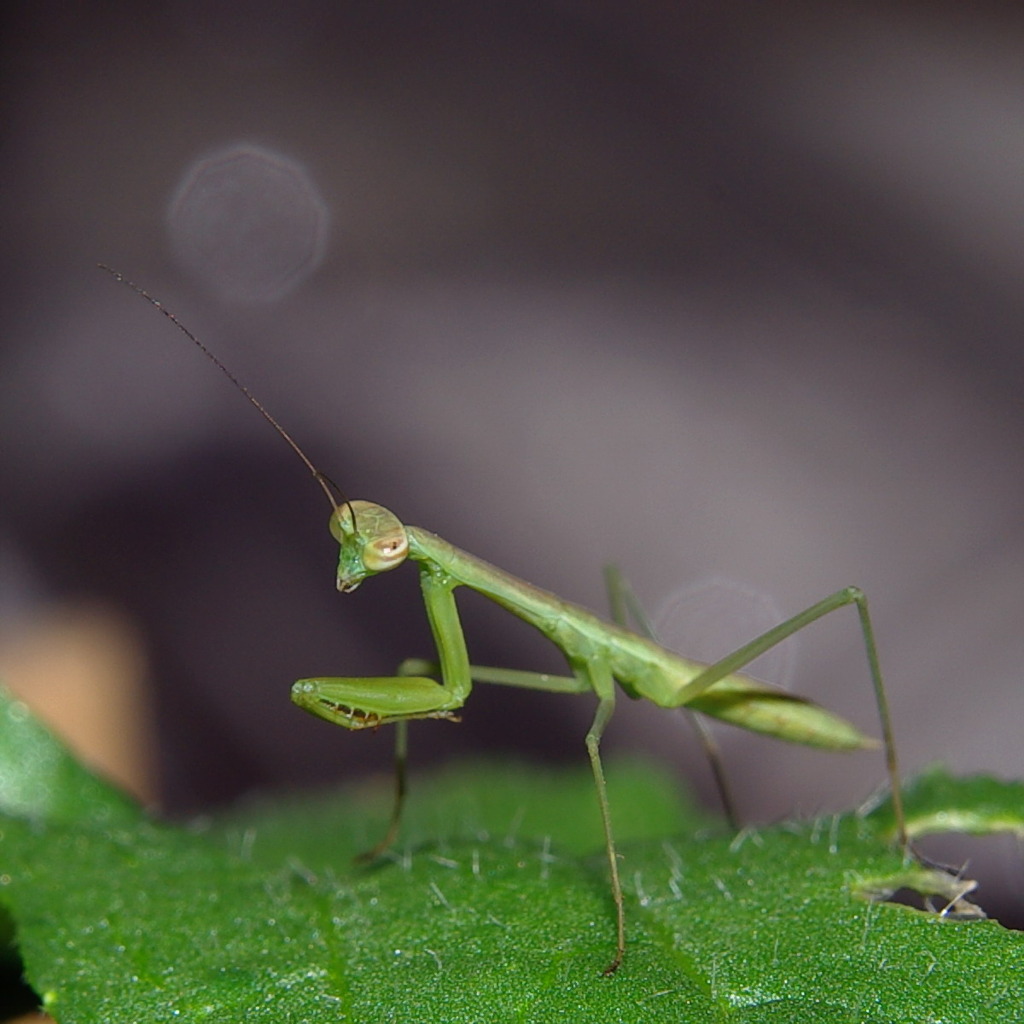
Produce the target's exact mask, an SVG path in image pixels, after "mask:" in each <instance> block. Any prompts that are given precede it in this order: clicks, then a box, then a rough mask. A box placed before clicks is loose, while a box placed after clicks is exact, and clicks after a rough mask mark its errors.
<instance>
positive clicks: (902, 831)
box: [679, 587, 911, 852]
mask: <svg viewBox="0 0 1024 1024" xmlns="http://www.w3.org/2000/svg"><path fill="white" fill-rule="evenodd" d="M850 604H852V605H856V607H857V616H858V618H859V621H860V631H861V637H862V639H863V641H864V652H865V654H866V656H867V662H868V671H869V673H870V675H871V685H872V687H873V689H874V693H875V706H876V709H877V711H878V720H879V724H880V726H881V729H882V743H883V744H884V746H885V764H886V771H887V773H888V775H889V786H890V790H891V799H892V810H893V817H894V819H895V821H896V835H897V839H898V840H899V843H900V846H901V847H902V848H903V850H904V851H905V852H909V851H910V849H911V847H910V841H909V839H908V837H907V826H906V819H905V817H904V813H903V797H902V791H901V788H900V774H899V763H898V760H897V757H896V741H895V739H894V738H893V730H892V718H891V716H890V714H889V700H888V697H887V696H886V693H885V684H884V682H883V681H882V669H881V665H880V663H879V660H878V649H877V647H876V645H875V630H874V627H873V626H872V624H871V615H870V613H869V612H868V599H867V595H866V594H865V593H864V591H862V590H861V589H860V588H859V587H844V588H843V589H842V590H837V591H836V592H835V593H834V594H829V596H828V597H826V598H823V599H822V600H820V601H818V602H817V603H816V604H812V605H811V606H810V607H809V608H806V609H805V610H804V611H802V612H799V613H798V614H796V615H794V616H793V617H792V618H789V619H786V621H785V622H782V623H780V624H779V625H778V626H776V627H775V628H774V629H769V630H768V631H767V632H766V633H762V634H761V635H760V636H759V637H755V638H754V639H753V640H751V641H750V643H748V644H744V645H743V646H742V647H740V648H738V649H737V650H735V651H733V652H732V654H728V655H726V656H725V657H724V658H722V659H720V660H719V661H716V662H715V663H714V664H713V665H709V666H708V667H707V668H706V669H704V671H703V672H701V673H700V674H699V675H698V676H696V677H695V678H694V679H692V680H690V682H689V683H688V684H687V685H686V686H685V687H684V688H683V690H682V691H680V693H679V697H680V702H681V703H687V702H689V701H692V700H694V699H696V698H697V697H699V696H700V695H701V694H702V693H704V692H705V691H707V690H708V689H709V688H710V687H712V686H714V684H715V683H716V682H718V681H719V680H720V679H724V678H725V677H726V676H728V675H731V674H732V673H734V672H739V671H740V670H741V669H743V667H744V666H746V665H748V664H749V663H750V662H752V661H753V660H754V659H755V658H756V657H758V656H759V655H761V654H764V652H765V651H767V650H770V649H771V648H772V647H774V646H775V645H776V644H778V643H781V642H782V641H783V640H785V639H786V638H787V637H789V636H792V635H793V634H794V633H797V632H799V631H800V630H801V629H803V628H804V627H805V626H809V625H810V624H811V623H812V622H817V621H818V619H821V618H824V617H825V616H826V615H828V614H829V613H831V612H834V611H836V609H838V608H844V607H845V606H846V605H850Z"/></svg>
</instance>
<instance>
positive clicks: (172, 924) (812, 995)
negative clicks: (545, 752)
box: [0, 733, 1024, 1024]
mask: <svg viewBox="0 0 1024 1024" xmlns="http://www.w3.org/2000/svg"><path fill="white" fill-rule="evenodd" d="M35 735H36V741H37V742H39V743H41V744H43V745H44V747H46V746H48V745H49V746H55V744H54V743H53V741H52V740H51V739H50V738H49V737H47V736H45V734H42V735H40V734H38V733H36V734H35ZM6 751H7V746H6V744H4V745H3V746H2V747H0V774H3V773H8V774H9V775H10V776H11V777H12V778H13V777H15V776H17V774H18V766H17V765H16V764H14V763H13V762H12V759H11V758H10V757H8V756H7V753H6ZM52 753H53V752H52V750H51V752H50V755H48V756H49V757H52ZM37 760H39V761H43V762H45V761H46V760H47V757H40V758H39V759H37ZM31 773H32V771H31V770H30V774H31ZM609 774H610V775H611V777H612V778H611V780H610V785H611V787H612V792H611V800H612V807H613V813H614V814H615V815H616V819H617V824H618V825H619V832H620V837H621V849H620V853H621V855H622V871H623V879H624V883H625V885H626V889H627V914H628V918H627V920H628V928H629V936H628V947H627V952H626V960H625V962H624V963H623V966H622V968H621V969H620V970H619V972H618V974H616V975H615V976H613V977H610V978H603V977H600V976H599V975H600V970H601V968H602V967H603V966H604V965H605V964H606V963H607V961H608V959H609V958H610V956H611V954H612V948H613V945H614V936H613V931H614V926H613V912H612V903H611V896H610V893H609V889H608V884H607V865H606V862H605V858H604V853H603V849H602V847H601V839H600V827H599V824H598V822H597V807H596V800H595V797H594V793H593V785H592V782H591V781H590V779H589V774H588V773H587V772H586V771H585V770H580V771H572V772H548V771H542V770H538V769H526V768H518V767H513V768H510V767H508V766H500V765H490V766H480V765H473V766H463V767H462V768H459V769H455V770H452V771H450V772H446V773H444V774H442V775H440V776H437V777H435V778H433V779H432V780H430V781H426V780H421V779H415V780H414V790H413V793H412V796H411V800H410V812H411V813H410V816H409V820H408V821H407V823H406V826H405V828H404V829H403V834H402V841H401V843H400V845H399V848H398V850H397V851H396V853H395V855H394V856H393V857H391V858H389V859H387V860H385V861H383V862H381V863H379V864H377V865H374V866H372V867H368V868H367V867H356V866H354V865H353V864H352V863H351V854H352V853H354V852H356V851H358V850H359V849H362V848H365V846H366V845H367V844H369V843H372V841H373V840H375V839H376V838H377V837H378V836H379V834H380V832H379V829H380V828H382V827H383V823H384V819H385V818H386V810H387V796H388V794H387V787H378V786H366V785H364V786H360V787H358V788H354V789H352V790H349V791H346V792H344V793H341V794H334V795H330V796H328V795H324V796H321V797H316V798H313V797H309V798H305V799H302V800H299V801H296V800H294V799H290V800H288V801H285V802H282V803H280V804H276V805H275V804H269V803H265V804H261V805H251V806H249V807H247V808H243V809H240V810H238V811H236V812H234V813H232V814H231V815H228V816H226V817H224V818H223V819H221V820H218V821H214V822H207V823H206V824H205V825H204V826H203V827H202V828H199V829H195V828H194V829H190V830H189V829H177V828H171V827H168V826H164V825H159V824H155V823H152V822H149V821H147V820H145V819H144V818H143V817H142V816H141V815H139V814H138V813H137V812H136V813H134V814H133V815H132V816H127V815H124V816H115V817H114V818H110V817H108V818H107V819H106V820H101V819H102V817H103V816H102V815H100V816H99V817H97V815H96V813H95V812H96V808H97V807H99V808H104V807H110V806H120V805H119V804H118V799H119V798H116V797H115V796H114V795H113V794H112V793H111V792H109V791H108V790H107V788H106V787H105V786H104V785H103V784H102V783H100V782H98V781H95V780H94V783H93V786H92V788H91V789H89V788H88V787H86V788H87V789H88V792H86V793H85V795H82V794H83V792H84V791H83V785H84V784H83V782H82V779H81V778H80V777H78V776H77V775H76V774H75V773H73V772H68V771H62V772H60V773H56V774H54V773H52V772H51V773H50V779H51V783H52V784H53V785H57V786H62V785H64V784H65V783H67V784H68V786H69V788H70V789H72V790H74V791H75V792H77V793H78V794H79V795H80V799H81V802H82V806H80V807H79V811H78V813H75V814H72V813H70V810H69V801H68V800H67V798H66V797H65V796H62V795H61V794H60V793H57V792H50V793H42V794H39V796H40V803H39V805H38V806H34V805H32V804H31V802H30V801H28V799H27V797H26V793H28V792H30V790H29V789H27V788H26V787H27V786H28V785H29V782H27V781H22V782H19V783H17V784H13V789H10V788H9V789H7V790H5V792H15V793H17V794H20V795H19V796H18V798H17V799H16V800H13V801H12V802H11V803H9V804H8V805H7V810H8V816H7V817H6V818H4V819H2V820H0V831H2V838H0V902H3V903H4V904H6V905H7V906H8V907H9V908H10V909H11V912H12V916H13V918H14V920H15V923H16V926H17V929H18V936H17V938H18V943H19V945H20V949H21V952H22V956H23V960H24V963H25V968H26V972H27V974H28V977H29V978H30V980H31V982H32V984H33V985H34V986H35V988H36V990H37V991H38V992H40V993H41V994H42V995H43V996H44V999H45V1002H46V1006H47V1009H49V1011H50V1012H51V1013H52V1014H53V1015H54V1016H56V1017H57V1018H58V1020H60V1021H62V1022H64V1024H71V1022H79V1024H86V1022H94V1021H95V1022H100V1021H103V1022H108V1021H120V1020H123V1021H138V1022H150V1021H154V1022H155V1021H182V1020H187V1021H202V1020H217V1021H230V1020H246V1021H256V1022H259V1021H274V1022H289V1021H296V1022H298V1021H309V1022H316V1021H331V1022H337V1021H347V1022H363V1021H372V1022H374V1024H380V1022H388V1021H394V1022H410V1024H412V1022H416V1024H422V1022H428V1021H432V1020H439V1021H445V1022H446V1024H453V1022H459V1021H473V1022H480V1021H487V1022H490V1021H502V1022H504V1021H530V1022H543V1021H566V1020H579V1021H601V1022H604V1021H616V1022H633V1021H637V1022H639V1021H643V1022H657V1021H671V1022H673V1024H678V1022H680V1021H685V1022H703V1021H708V1022H728V1021H742V1022H745V1024H747V1022H758V1024H761V1022H772V1024H779V1022H789V1021H792V1022H801V1024H808V1022H811V1024H814V1022H818V1021H820V1022H826V1021H827V1022H828V1024H837V1022H844V1021H850V1022H857V1024H882V1022H885V1024H890V1022H898V1021H915V1022H917V1021H938V1020H950V1021H958V1022H961V1021H962V1022H976V1021H977V1022H980V1021H985V1022H987V1021H992V1022H996V1021H999V1022H1003V1021H1011V1020H1019V1019H1021V1013H1020V1005H1021V991H1022V985H1024V978H1022V968H1021V965H1022V964H1024V955H1022V954H1024V943H1022V941H1021V936H1020V935H1018V934H1017V933H1013V932H1009V931H1007V930H1005V929H1003V928H1001V927H1000V926H999V925H998V924H996V923H994V922H991V921H971V922H964V921H955V920H950V919H948V918H943V917H940V916H938V915H934V914H927V913H924V912H921V911H916V910H912V909H910V908H908V907H903V906H896V905H890V904H884V903H877V902H871V901H870V900H868V899H867V898H865V894H868V893H873V892H878V891H881V890H883V889H885V888H887V887H896V886H897V885H900V884H904V883H905V882H906V881H907V880H908V879H910V880H911V882H912V883H914V884H917V883H920V884H921V885H925V886H926V885H928V884H930V882H929V878H928V876H929V875H930V874H934V872H929V871H927V870H926V869H923V868H917V867H915V866H914V865H906V864H904V863H903V861H902V858H901V857H900V856H899V855H898V854H897V853H894V852H893V851H892V850H891V849H889V848H888V847H887V846H886V844H885V843H884V842H883V841H882V840H881V839H880V838H879V832H878V826H877V825H876V824H875V823H874V822H873V821H872V820H871V818H866V819H865V818H862V817H858V816H856V815H847V816H841V817H835V818H828V819H822V820H819V821H815V822H809V823H806V824H802V825H782V826H779V827H777V828H772V829H765V830H757V831H746V832H744V833H742V834H741V835H740V836H737V837H729V836H727V835H724V834H718V833H716V831H715V829H714V827H713V826H709V825H708V824H707V823H706V822H704V823H702V822H700V820H699V818H698V817H697V816H696V815H695V814H694V812H693V811H692V810H691V809H689V808H687V807H686V805H685V804H684V803H683V802H682V801H681V799H680V798H679V797H678V795H676V793H675V791H674V789H673V787H672V786H671V784H670V783H669V782H668V781H667V779H666V777H665V776H664V775H659V774H657V773H654V772H652V771H651V770H649V769H639V768H637V767H635V766H620V767H618V768H615V767H613V768H612V770H611V771H610V773H609ZM69 780H70V781H69ZM37 782H38V780H37ZM87 803H88V804H90V805H91V804H94V805H95V806H85V804H87Z"/></svg>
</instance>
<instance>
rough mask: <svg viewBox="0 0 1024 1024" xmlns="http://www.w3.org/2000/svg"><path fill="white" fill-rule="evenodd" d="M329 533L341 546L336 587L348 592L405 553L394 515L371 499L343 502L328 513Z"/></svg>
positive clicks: (397, 562) (405, 536) (405, 537)
mask: <svg viewBox="0 0 1024 1024" xmlns="http://www.w3.org/2000/svg"><path fill="white" fill-rule="evenodd" d="M330 527H331V535H332V536H333V537H334V539H335V540H336V541H337V542H338V543H339V544H340V545H341V552H340V554H339V557H338V589H339V590H340V591H341V592H342V593H343V594H348V593H351V592H352V591H353V590H355V589H356V587H358V586H359V584H360V583H362V582H363V580H364V579H366V577H367V576H375V575H376V574H377V573H379V572H387V571H388V569H394V568H395V567H396V566H399V565H401V564H402V562H404V561H405V559H406V557H407V556H408V554H409V537H408V534H406V532H405V527H404V526H403V525H402V523H401V521H400V520H399V518H398V516H396V515H395V514H394V512H389V511H388V510H387V509H386V508H384V506H383V505H377V504H375V503H374V502H372V501H346V502H344V503H343V504H341V505H338V506H337V507H336V508H335V510H334V511H333V512H332V513H331V523H330Z"/></svg>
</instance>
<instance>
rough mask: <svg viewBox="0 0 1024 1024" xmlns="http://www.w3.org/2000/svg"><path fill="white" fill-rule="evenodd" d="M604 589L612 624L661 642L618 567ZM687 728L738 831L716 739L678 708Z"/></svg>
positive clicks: (607, 570)
mask: <svg viewBox="0 0 1024 1024" xmlns="http://www.w3.org/2000/svg"><path fill="white" fill-rule="evenodd" d="M604 582H605V589H606V590H607V591H608V605H609V608H610V610H611V618H612V622H614V623H616V625H619V626H623V627H624V628H626V629H629V628H631V627H630V620H632V622H633V623H634V624H635V628H636V630H637V632H638V633H640V634H641V635H642V636H646V637H647V638H648V639H649V640H653V641H654V642H655V643H660V642H661V641H660V640H658V636H657V633H656V631H655V629H654V625H653V623H652V622H651V620H650V619H649V618H648V617H647V613H646V612H645V611H644V609H643V606H642V605H641V604H640V602H639V601H638V600H637V596H636V594H635V593H634V591H633V588H632V586H630V584H629V581H628V580H627V579H626V578H625V577H624V576H623V575H622V572H621V571H620V570H619V568H618V566H614V565H606V566H605V567H604ZM680 710H681V711H682V712H683V715H684V716H685V718H686V720H687V722H689V723H690V727H691V728H692V729H693V731H694V732H695V733H696V734H697V740H698V742H699V743H700V746H701V749H702V750H703V752H704V758H705V760H706V761H707V763H708V767H709V768H710V769H711V777H712V779H713V781H714V784H715V790H716V792H717V793H718V800H719V802H720V803H721V805H722V813H723V814H724V815H725V820H726V821H727V822H728V824H729V828H730V829H732V830H733V831H738V830H739V827H740V822H739V815H738V814H737V813H736V803H735V801H734V800H733V796H732V790H731V788H730V786H729V779H728V777H727V775H726V771H725V762H724V761H723V759H722V752H721V749H720V748H719V746H718V743H717V741H716V740H715V737H714V734H713V733H712V732H711V730H710V729H709V728H708V727H707V726H706V725H705V724H704V719H703V718H702V717H701V716H700V714H698V713H697V712H696V711H691V710H690V709H689V708H685V707H684V708H681V709H680Z"/></svg>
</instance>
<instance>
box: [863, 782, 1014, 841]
mask: <svg viewBox="0 0 1024 1024" xmlns="http://www.w3.org/2000/svg"><path fill="white" fill-rule="evenodd" d="M903 802H904V811H905V817H906V822H907V833H908V835H910V836H911V838H916V837H919V836H926V835H933V834H936V833H942V832H964V833H966V834H968V835H975V836H979V835H990V834H992V833H994V832H1010V833H1012V834H1013V835H1016V836H1017V837H1018V838H1024V783H1021V782H1012V781H1005V780H1003V779H997V778H995V777H994V776H992V775H971V776H967V777H966V778H957V777H955V776H953V775H950V774H949V772H947V771H946V769H945V768H943V767H942V765H932V766H931V767H929V768H927V769H926V770H925V771H924V772H922V774H921V775H919V776H917V777H916V778H915V779H913V780H911V782H909V783H908V784H907V786H906V788H905V789H904V791H903ZM871 816H872V818H874V819H875V820H876V821H877V822H878V824H879V826H880V827H881V828H883V829H884V830H885V831H886V832H887V833H889V834H892V832H893V831H894V829H895V825H894V819H893V814H892V803H891V802H890V801H889V800H885V801H884V802H883V803H882V804H881V805H880V806H879V807H878V808H877V810H874V811H872V812H871Z"/></svg>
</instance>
